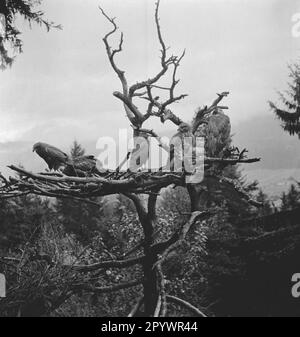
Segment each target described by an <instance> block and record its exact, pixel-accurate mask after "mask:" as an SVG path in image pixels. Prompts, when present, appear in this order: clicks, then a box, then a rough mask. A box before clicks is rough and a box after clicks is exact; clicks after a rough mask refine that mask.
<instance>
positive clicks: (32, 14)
mask: <svg viewBox="0 0 300 337" xmlns="http://www.w3.org/2000/svg"><path fill="white" fill-rule="evenodd" d="M41 2H42V0H1V1H0V14H2V18H4V20H3V19H2V20H1V25H2V27H1V28H2V29H1V31H5V33H4V35H1V34H0V68H2V69H5V68H6V67H7V66H11V64H12V62H13V60H14V57H12V56H10V55H9V53H8V49H7V46H6V43H8V44H10V46H11V48H12V50H14V51H15V52H17V53H21V52H22V51H23V42H22V40H21V38H20V35H21V32H20V31H19V30H18V29H17V27H16V24H15V21H16V18H17V17H18V16H21V17H22V18H23V19H24V20H25V21H27V22H28V24H29V26H31V24H32V23H37V24H38V25H40V26H44V27H45V28H46V29H47V31H49V30H50V29H51V28H59V29H61V26H60V25H55V24H54V23H53V22H50V21H47V20H45V19H44V12H43V11H41V10H37V9H36V7H37V6H38V5H40V4H41Z"/></svg>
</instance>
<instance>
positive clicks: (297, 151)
mask: <svg viewBox="0 0 300 337" xmlns="http://www.w3.org/2000/svg"><path fill="white" fill-rule="evenodd" d="M232 129H233V133H234V136H233V143H234V145H236V146H238V147H239V148H241V149H242V148H247V149H248V150H249V156H252V157H260V158H261V161H260V162H259V163H255V164H251V165H245V166H247V170H251V169H261V168H264V169H272V170H276V169H291V168H298V169H299V168H300V139H299V138H298V137H297V136H290V135H289V134H288V133H286V132H285V131H284V130H283V129H282V128H281V126H280V122H279V120H278V119H276V118H275V116H274V115H272V114H270V115H264V116H257V117H255V118H252V119H250V120H247V121H244V122H241V123H239V124H238V125H233V127H232Z"/></svg>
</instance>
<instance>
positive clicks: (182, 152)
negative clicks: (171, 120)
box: [168, 123, 194, 171]
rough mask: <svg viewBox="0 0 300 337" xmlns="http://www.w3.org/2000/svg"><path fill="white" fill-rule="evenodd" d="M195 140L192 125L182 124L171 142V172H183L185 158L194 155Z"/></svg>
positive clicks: (169, 161)
mask: <svg viewBox="0 0 300 337" xmlns="http://www.w3.org/2000/svg"><path fill="white" fill-rule="evenodd" d="M193 139H194V136H193V134H192V131H191V127H190V125H189V124H187V123H181V124H180V125H179V127H178V129H177V132H176V133H175V135H173V136H172V138H171V140H170V156H169V160H168V163H169V165H170V171H182V169H183V167H184V164H185V163H184V158H185V157H186V156H189V155H192V152H191V150H192V146H193V144H192V143H191V142H193ZM186 163H187V162H186Z"/></svg>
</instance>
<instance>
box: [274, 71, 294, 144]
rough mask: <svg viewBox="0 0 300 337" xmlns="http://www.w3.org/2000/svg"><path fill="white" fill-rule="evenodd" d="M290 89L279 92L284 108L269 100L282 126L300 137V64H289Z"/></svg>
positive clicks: (291, 133)
mask: <svg viewBox="0 0 300 337" xmlns="http://www.w3.org/2000/svg"><path fill="white" fill-rule="evenodd" d="M289 77H290V79H291V81H290V82H289V83H288V90H286V91H285V92H284V93H283V92H279V93H278V94H279V99H280V101H281V102H282V104H283V108H280V107H278V105H276V104H275V103H273V102H269V105H270V107H271V109H272V110H273V111H274V113H275V114H276V116H277V117H278V118H279V120H280V121H281V122H282V127H283V129H284V130H285V131H287V132H289V134H290V135H298V137H299V138H300V65H299V64H294V65H290V66H289Z"/></svg>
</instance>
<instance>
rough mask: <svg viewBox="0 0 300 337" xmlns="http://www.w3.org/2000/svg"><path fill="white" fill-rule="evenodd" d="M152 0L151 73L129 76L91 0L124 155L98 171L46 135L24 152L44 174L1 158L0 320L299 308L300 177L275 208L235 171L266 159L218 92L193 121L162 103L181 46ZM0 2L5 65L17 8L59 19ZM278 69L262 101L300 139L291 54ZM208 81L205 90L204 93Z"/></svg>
mask: <svg viewBox="0 0 300 337" xmlns="http://www.w3.org/2000/svg"><path fill="white" fill-rule="evenodd" d="M161 2H162V3H163V1H159V0H158V1H157V2H156V3H155V4H154V6H153V24H154V25H155V29H156V35H157V39H158V42H159V46H160V50H159V52H160V54H159V55H160V57H159V62H160V70H159V71H158V73H156V74H154V75H153V77H150V78H145V79H144V80H142V81H139V82H135V83H133V84H130V83H129V81H128V79H127V72H125V71H124V70H123V68H121V66H120V65H119V63H118V60H119V59H118V57H119V56H120V55H122V52H123V33H120V32H119V30H120V29H121V28H119V27H118V18H114V17H113V16H110V14H108V12H106V10H104V9H103V8H102V7H99V16H100V17H101V19H102V20H105V21H106V23H107V31H106V32H105V33H104V34H103V36H102V45H100V47H101V48H104V50H105V53H106V56H107V62H108V63H109V64H110V66H111V72H113V73H114V75H115V77H116V79H117V80H118V81H119V84H120V88H121V90H120V91H114V92H113V95H112V97H111V99H115V100H118V101H119V103H120V114H124V112H125V113H126V118H127V120H128V123H129V124H130V125H131V127H132V130H133V140H134V144H133V145H134V146H133V149H132V150H131V151H130V152H128V154H127V156H126V157H125V158H124V161H123V162H122V163H119V164H118V165H117V167H115V168H114V169H104V168H103V167H101V164H100V166H99V161H98V160H97V159H96V158H95V157H94V155H95V154H91V153H89V152H87V150H86V149H85V148H84V146H83V145H82V144H81V143H80V142H79V141H77V140H73V139H72V140H70V144H69V152H68V153H66V154H64V155H65V159H62V158H61V157H59V156H58V154H61V153H62V152H61V151H60V150H59V149H56V148H53V147H52V146H50V145H48V144H44V143H38V145H37V144H36V145H34V148H33V150H35V151H36V153H34V154H32V155H34V156H37V155H38V156H40V157H41V158H39V159H40V160H41V161H42V160H44V161H45V162H46V163H47V164H48V167H49V169H47V170H45V171H44V172H31V171H29V170H27V169H26V167H23V165H22V163H19V165H15V164H13V163H9V162H8V163H1V165H2V164H3V166H4V165H9V168H10V172H11V175H10V176H9V177H7V176H5V175H3V174H0V273H1V274H3V275H5V279H6V296H5V297H2V298H0V317H29V316H31V317H32V316H33V317H40V316H51V317H82V316H84V317H116V316H121V317H138V316H146V317H190V316H193V317H219V316H226V317H232V316H268V317H269V316H299V303H298V302H299V300H297V299H296V298H293V296H291V288H292V285H293V283H292V282H291V279H292V275H293V274H295V273H296V272H298V271H299V264H300V259H299V256H300V255H299V253H300V223H299V221H300V220H299V219H300V182H299V183H298V182H296V181H295V182H294V183H293V184H291V186H290V187H289V190H288V191H287V192H283V193H282V195H281V197H280V203H278V204H276V205H275V204H274V203H273V201H272V200H271V198H270V197H269V196H268V195H267V194H265V193H264V191H263V190H262V189H261V187H260V185H259V182H258V181H252V182H249V181H247V180H246V179H245V176H244V174H243V168H244V167H245V166H248V165H251V164H252V163H256V162H258V161H263V158H259V157H258V156H257V154H256V153H253V152H252V151H251V149H249V151H248V149H242V148H240V147H239V144H235V143H234V142H233V140H232V133H231V122H230V118H229V112H228V111H230V106H226V105H225V104H226V99H227V97H228V96H230V93H229V92H228V91H220V92H219V93H218V94H217V97H216V98H215V99H214V100H213V101H212V103H211V104H210V105H204V106H200V104H201V102H199V107H197V108H196V111H195V115H194V118H193V120H191V121H189V120H183V119H182V118H180V117H178V116H177V114H176V112H175V111H176V110H174V109H173V107H174V105H175V104H176V103H178V104H180V103H181V101H182V100H184V99H185V97H186V96H187V94H178V93H177V92H176V90H177V88H178V83H179V78H178V69H179V67H180V65H181V64H182V63H183V62H184V60H185V58H184V57H185V51H182V52H181V54H179V55H173V54H172V50H170V49H169V47H168V43H167V42H166V41H165V36H164V32H163V30H162V28H161V25H162V21H163V19H161V18H160V6H161ZM1 6H3V8H2V7H0V13H3V14H4V15H5V18H6V21H7V23H6V25H7V34H6V36H5V37H1V36H0V57H1V64H2V68H3V71H9V69H10V67H14V62H15V60H14V58H13V57H11V55H10V49H9V48H7V45H10V48H12V47H13V48H15V49H17V52H20V53H21V52H22V41H21V39H20V36H21V34H20V32H18V31H17V30H16V28H15V27H14V16H15V15H17V14H18V15H21V16H24V19H25V20H27V21H28V22H29V23H31V22H32V23H37V24H39V25H41V26H46V28H47V30H52V29H60V28H61V27H60V26H59V25H57V24H55V23H53V22H48V21H47V20H46V19H45V18H44V16H45V14H44V13H43V12H40V11H35V4H34V2H33V1H32V2H31V1H6V2H4V5H1ZM100 47H99V48H100ZM288 70H289V75H290V76H289V79H287V88H288V90H287V94H286V93H279V100H280V103H279V104H277V103H273V102H269V103H268V104H269V108H270V109H271V111H272V113H273V116H274V119H277V121H278V123H280V124H281V125H282V132H286V133H288V134H290V136H291V137H293V136H294V137H295V136H296V137H297V136H298V137H299V138H300V127H299V126H300V64H299V63H297V62H295V63H293V64H292V65H290V66H289V68H288ZM145 77H147V76H146V75H145ZM181 80H184V78H183V79H181ZM117 89H118V88H114V90H117ZM219 89H220V88H218V87H217V84H216V87H212V88H211V91H212V97H213V96H214V95H215V94H214V93H215V92H216V91H218V90H219ZM225 89H226V88H225ZM154 119H155V120H159V121H160V122H161V123H163V124H164V123H165V122H168V123H172V125H174V126H175V127H176V130H177V132H176V133H175V134H174V135H173V136H172V138H171V140H170V143H169V144H166V143H165V142H164V141H163V139H162V138H161V137H160V136H159V135H158V134H157V133H156V132H155V130H153V129H148V128H145V127H144V125H143V124H144V123H145V122H146V121H147V122H149V121H150V120H154ZM116 127H117V126H116ZM149 137H153V138H155V140H156V142H157V144H158V146H159V148H161V149H162V150H163V151H166V152H167V153H168V154H169V157H168V164H169V165H167V167H163V168H162V167H160V168H159V169H157V170H151V169H148V168H147V169H145V162H147V160H148V159H149V151H148V147H147V146H148V145H149ZM185 137H186V138H189V139H192V148H193V149H192V150H191V149H188V150H191V153H192V154H191V157H192V158H191V160H192V163H193V164H194V162H195V156H200V157H201V156H202V157H203V167H202V166H201V168H200V169H199V167H197V166H196V167H195V170H194V171H193V172H189V171H188V170H186V169H185V168H184V164H183V162H184V160H185V155H186V154H187V149H186V148H187V147H188V146H187V145H186V144H187V143H185V142H184V138H185ZM197 137H200V138H201V139H203V140H204V148H203V149H200V151H199V149H197V148H196V149H195V148H194V147H195V140H196V138H197ZM42 151H45V153H47V155H45V153H44V152H42ZM51 151H52V152H51ZM58 151H60V152H58ZM201 151H203V152H201ZM178 163H179V164H178ZM126 165H127V168H124V167H125V166H126ZM179 166H180V167H179ZM198 174H203V177H202V178H201V179H200V180H199V179H198V178H199V176H198Z"/></svg>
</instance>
